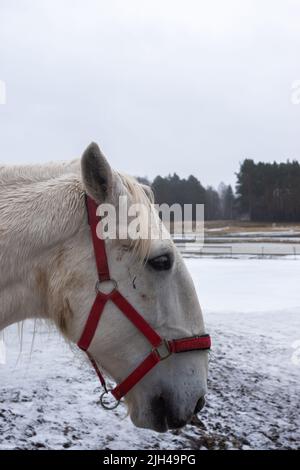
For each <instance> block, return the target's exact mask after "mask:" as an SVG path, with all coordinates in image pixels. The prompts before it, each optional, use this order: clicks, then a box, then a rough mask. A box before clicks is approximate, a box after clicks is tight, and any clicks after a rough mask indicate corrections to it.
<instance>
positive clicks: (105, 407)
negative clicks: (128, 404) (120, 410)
mask: <svg viewBox="0 0 300 470" xmlns="http://www.w3.org/2000/svg"><path fill="white" fill-rule="evenodd" d="M110 392H111V389H106V390H104V392H102V393H101V395H100V405H101V406H102V408H104V409H105V410H114V409H115V408H117V407H118V406H119V404H120V400H116V401H115V402H114V403H112V404H111V405H109V404H106V403H105V397H106V395H110Z"/></svg>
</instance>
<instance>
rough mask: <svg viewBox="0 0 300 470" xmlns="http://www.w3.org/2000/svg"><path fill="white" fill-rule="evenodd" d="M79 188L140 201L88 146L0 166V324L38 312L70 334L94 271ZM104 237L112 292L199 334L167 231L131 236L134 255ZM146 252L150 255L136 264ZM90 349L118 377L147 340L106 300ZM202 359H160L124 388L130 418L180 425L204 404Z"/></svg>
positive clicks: (171, 334)
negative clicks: (76, 152)
mask: <svg viewBox="0 0 300 470" xmlns="http://www.w3.org/2000/svg"><path fill="white" fill-rule="evenodd" d="M85 193H87V194H88V195H89V196H90V197H91V198H93V199H94V200H95V201H96V202H97V203H98V204H101V203H103V202H104V201H105V202H110V203H111V204H117V203H118V202H117V201H118V196H120V195H127V196H128V199H129V200H130V201H131V202H140V201H145V199H147V197H146V192H145V188H143V187H142V186H141V185H140V184H139V183H138V182H137V181H136V180H134V179H133V178H130V177H127V176H125V175H123V174H120V173H117V172H116V171H114V170H113V169H112V168H111V167H110V165H109V163H108V162H107V160H106V159H105V157H104V156H103V155H102V153H101V152H100V149H99V148H98V146H97V145H96V144H93V145H91V146H89V147H88V149H87V150H86V151H85V153H84V156H83V158H82V159H81V162H80V161H79V160H78V161H77V160H76V161H72V162H70V163H62V164H49V165H35V166H22V167H19V166H16V167H5V166H4V167H0V267H1V277H0V299H1V307H0V331H1V330H2V329H4V328H5V327H7V326H8V325H10V324H13V323H16V322H20V321H22V320H25V319H27V318H44V319H47V320H52V321H53V322H55V324H56V325H57V327H58V328H59V330H60V332H61V333H62V334H63V335H64V336H65V337H66V338H68V340H70V341H71V342H74V343H77V342H78V340H79V338H80V335H81V333H82V330H83V328H84V325H85V322H86V320H87V317H88V315H89V312H90V309H91V305H92V303H93V301H94V298H95V290H94V286H95V280H96V279H97V272H96V264H95V259H94V252H93V247H92V241H91V235H90V229H89V225H88V220H87V213H86V206H85ZM147 201H148V203H149V204H150V200H149V199H147ZM156 217H157V218H159V217H158V214H157V215H156ZM105 243H106V251H107V257H108V262H109V269H110V272H111V274H112V277H113V278H114V279H116V280H117V281H118V288H119V290H120V291H121V292H122V294H123V296H124V297H126V299H127V300H128V301H129V302H130V303H131V304H132V305H134V306H135V308H136V309H137V310H138V311H139V312H140V313H141V314H142V316H143V317H144V319H145V320H146V321H147V322H149V323H150V324H151V326H152V327H153V328H154V329H155V330H156V331H157V332H158V333H159V334H160V335H161V336H162V337H167V338H180V337H185V336H186V337H187V336H192V335H203V334H204V333H205V330H204V322H203V317H202V313H201V309H200V306H199V303H198V299H197V295H196V292H195V289H194V286H193V282H192V280H191V277H190V275H189V273H188V271H187V269H186V267H185V264H184V262H183V260H182V258H181V256H180V254H179V252H178V251H177V249H176V247H175V246H174V244H173V242H172V240H171V237H169V238H168V239H165V237H164V239H160V240H151V239H149V240H148V241H147V247H146V248H145V246H143V245H142V242H136V243H140V246H138V247H135V248H137V249H134V250H133V251H134V252H135V255H134V256H133V253H132V244H130V243H128V242H127V241H126V240H117V241H113V240H107V241H106V242H105ZM146 252H147V254H148V258H147V259H148V260H149V261H150V262H147V263H141V259H142V260H144V256H145V253H146ZM137 254H138V255H137ZM90 350H91V353H92V354H93V357H94V358H95V360H96V361H97V362H98V363H99V364H101V366H102V367H103V368H104V369H105V370H106V372H107V373H108V374H109V375H110V376H111V377H112V378H113V379H114V380H115V381H116V382H120V381H122V380H123V379H124V377H126V376H127V375H128V374H129V373H130V372H131V371H132V370H133V369H134V368H135V367H136V366H137V364H139V363H140V361H141V359H142V358H143V357H145V356H146V355H147V353H148V352H149V344H148V343H147V341H146V339H145V338H144V337H143V335H141V333H140V332H139V331H138V330H137V329H136V328H135V327H134V326H133V325H132V324H131V323H130V322H129V321H128V320H127V319H126V318H125V317H124V315H120V312H119V311H118V308H117V307H116V306H115V305H114V304H113V303H108V304H107V305H106V306H105V310H104V313H103V316H102V318H101V328H99V327H98V328H97V330H96V333H95V336H94V339H93V341H92V344H91V347H90ZM207 367H208V357H207V352H206V351H191V352H186V353H184V354H177V355H172V356H170V357H168V359H166V360H164V361H162V362H160V363H159V364H158V365H157V366H156V367H155V368H154V369H152V370H151V371H150V372H149V374H148V375H146V376H145V377H144V378H143V379H142V380H141V381H140V382H139V383H138V384H137V385H136V386H135V387H134V388H133V389H132V390H131V391H130V392H129V393H128V394H127V395H126V403H127V405H128V409H129V413H130V417H131V419H132V421H133V423H134V424H135V425H136V426H138V427H144V428H150V429H154V430H156V431H166V430H167V429H168V428H178V427H181V426H184V425H185V424H186V423H187V422H189V420H190V419H191V418H192V416H193V415H194V414H195V413H197V412H198V411H200V409H201V408H202V406H203V404H204V395H205V393H206V391H207Z"/></svg>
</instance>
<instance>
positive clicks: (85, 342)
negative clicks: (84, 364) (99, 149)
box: [77, 196, 211, 406]
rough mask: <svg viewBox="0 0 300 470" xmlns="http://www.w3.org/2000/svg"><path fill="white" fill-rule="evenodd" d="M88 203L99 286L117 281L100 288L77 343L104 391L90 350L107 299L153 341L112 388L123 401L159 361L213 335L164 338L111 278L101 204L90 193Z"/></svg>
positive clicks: (206, 345)
mask: <svg viewBox="0 0 300 470" xmlns="http://www.w3.org/2000/svg"><path fill="white" fill-rule="evenodd" d="M86 207H87V212H88V221H89V225H90V229H91V236H92V241H93V247H94V253H95V261H96V266H97V271H98V281H97V284H96V287H100V284H101V282H104V281H112V282H113V283H114V284H115V287H114V288H113V290H112V291H111V292H110V293H109V294H105V293H103V292H101V291H100V290H99V289H98V292H97V295H96V298H95V300H94V303H93V305H92V308H91V311H90V314H89V316H88V319H87V322H86V324H85V327H84V329H83V332H82V334H81V337H80V339H79V341H78V343H77V344H78V346H79V348H80V349H82V350H83V351H85V352H86V354H87V356H88V358H89V360H90V361H91V364H92V366H93V367H94V369H95V371H96V373H97V375H98V377H99V380H100V382H101V385H102V386H103V387H104V390H105V392H104V393H108V390H107V388H106V383H105V379H104V377H103V375H102V373H101V371H100V369H99V367H98V365H97V362H96V361H95V359H94V358H93V356H92V355H91V353H90V352H89V351H88V348H89V346H90V344H91V342H92V340H93V337H94V335H95V332H96V329H97V327H98V324H99V321H100V318H101V315H102V313H103V310H104V308H105V305H106V304H107V302H113V303H114V304H115V305H116V306H117V307H118V309H119V310H120V311H121V312H122V313H123V314H124V315H125V316H126V317H127V318H128V320H130V321H131V323H132V324H133V325H134V326H135V327H136V328H137V329H138V330H139V331H140V332H141V333H142V334H143V335H144V336H145V338H146V339H147V340H148V342H149V343H150V344H151V345H152V350H151V352H150V353H149V354H148V356H147V357H146V358H145V359H144V360H143V361H142V362H141V363H140V364H139V365H138V366H137V367H136V368H135V369H134V370H133V371H132V372H131V374H129V375H128V377H126V378H125V379H124V380H123V382H121V383H120V384H119V385H117V386H116V387H115V388H114V389H113V390H111V393H112V395H113V396H114V397H115V398H116V400H118V402H119V401H120V399H121V398H122V397H123V396H125V395H126V394H127V393H128V392H129V391H130V390H131V389H132V388H133V387H134V386H135V385H136V384H137V383H138V382H139V381H140V380H141V379H142V378H143V377H144V376H145V375H146V374H147V373H148V372H149V371H150V370H151V369H152V368H153V367H154V366H155V365H156V364H158V362H160V361H162V360H164V359H167V358H168V357H169V356H170V355H171V354H173V353H181V352H186V351H196V350H207V349H210V347H211V339H210V336H209V335H207V334H205V335H202V336H192V337H189V338H181V339H173V340H166V339H164V338H162V337H161V336H160V335H159V334H158V333H157V332H156V331H155V330H154V329H153V328H152V326H151V325H149V323H148V322H147V321H146V320H145V319H144V318H143V317H142V316H141V315H140V314H139V312H138V311H137V310H136V309H135V308H134V307H133V306H132V305H131V304H130V303H129V302H128V300H127V299H126V298H125V297H124V296H123V295H122V294H121V292H120V291H119V290H118V289H117V283H116V281H114V280H113V279H111V278H110V273H109V265H108V260H107V255H106V249H105V241H104V239H103V238H102V237H101V236H100V237H98V235H97V229H101V226H99V224H98V222H99V217H98V216H97V204H96V203H95V201H94V200H93V199H91V198H90V197H89V196H86ZM100 235H101V234H100ZM102 396H103V394H102ZM102 396H101V403H102V405H103V406H104V403H103V402H102Z"/></svg>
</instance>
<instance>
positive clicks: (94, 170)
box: [81, 142, 113, 203]
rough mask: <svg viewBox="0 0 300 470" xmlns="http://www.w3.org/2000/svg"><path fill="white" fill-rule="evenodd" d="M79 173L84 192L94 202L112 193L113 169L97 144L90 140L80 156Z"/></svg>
mask: <svg viewBox="0 0 300 470" xmlns="http://www.w3.org/2000/svg"><path fill="white" fill-rule="evenodd" d="M81 173H82V178H83V183H84V186H85V189H86V192H87V193H88V195H89V196H91V197H92V198H93V199H94V200H95V201H96V202H98V203H100V202H104V201H105V200H107V199H108V198H109V196H110V195H111V193H112V186H113V171H112V169H111V167H110V165H109V163H108V161H107V160H106V158H105V156H104V155H103V153H102V152H101V150H100V148H99V147H98V145H97V144H96V143H94V142H92V143H91V144H90V145H89V146H88V147H87V149H86V150H85V152H84V153H83V155H82V157H81Z"/></svg>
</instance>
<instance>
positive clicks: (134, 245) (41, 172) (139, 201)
mask: <svg viewBox="0 0 300 470" xmlns="http://www.w3.org/2000/svg"><path fill="white" fill-rule="evenodd" d="M68 175H70V176H71V175H73V176H76V179H77V191H74V195H75V194H76V193H78V189H79V188H78V182H80V183H81V166H80V160H79V159H76V160H72V161H63V162H50V163H45V164H34V165H21V166H19V165H13V166H0V199H1V193H2V194H3V193H4V192H5V194H6V196H7V195H8V193H10V192H11V193H12V195H13V194H16V193H17V189H18V187H20V186H21V187H26V186H31V185H33V186H34V185H35V184H37V185H38V184H39V183H47V182H49V183H52V182H55V180H56V179H58V178H60V177H63V176H68ZM117 175H118V176H119V177H120V179H121V181H122V183H123V186H124V187H125V188H126V190H127V193H128V195H129V198H130V204H134V205H138V206H140V207H143V208H144V209H145V210H144V211H142V212H141V213H140V214H139V220H140V222H141V231H142V232H143V235H144V236H141V237H138V238H137V239H134V240H130V241H129V248H130V250H131V251H132V253H133V255H134V256H135V257H136V258H137V259H138V260H139V261H141V262H142V263H144V262H145V260H147V257H148V255H149V252H150V247H151V237H150V236H147V235H145V234H148V232H149V228H150V227H149V224H150V220H149V215H150V214H151V213H152V212H153V203H154V196H153V193H152V191H151V189H150V188H147V191H146V189H145V186H143V185H142V184H140V183H139V182H138V181H137V179H136V178H134V177H133V176H129V175H127V174H125V173H122V172H117ZM74 181H75V180H74ZM74 184H76V183H75V182H74ZM82 192H84V188H83V187H82ZM12 197H13V196H12ZM0 206H1V201H0ZM0 228H1V227H0Z"/></svg>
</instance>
